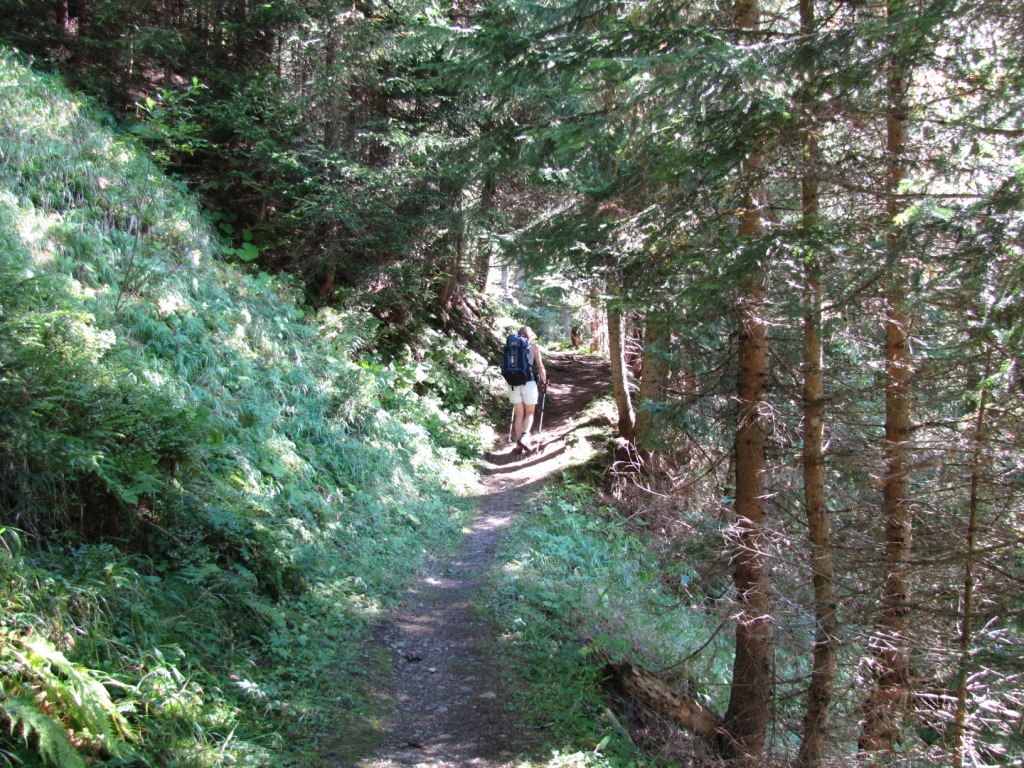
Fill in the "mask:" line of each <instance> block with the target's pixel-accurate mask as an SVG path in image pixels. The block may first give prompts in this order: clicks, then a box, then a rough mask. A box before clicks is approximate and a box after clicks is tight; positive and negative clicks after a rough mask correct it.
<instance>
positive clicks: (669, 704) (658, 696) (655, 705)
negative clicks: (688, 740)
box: [607, 661, 725, 741]
mask: <svg viewBox="0 0 1024 768" xmlns="http://www.w3.org/2000/svg"><path fill="white" fill-rule="evenodd" d="M607 669H608V671H609V673H610V677H611V679H612V682H613V683H614V684H615V686H616V687H617V688H618V689H619V690H620V691H621V692H622V693H624V694H626V695H627V696H629V697H630V698H632V699H633V700H635V701H637V702H638V703H640V704H642V705H643V706H645V707H647V708H648V709H650V710H651V711H653V712H656V713H657V714H659V715H661V716H662V717H666V718H668V719H669V720H671V721H672V722H674V723H676V724H677V725H678V726H679V727H680V728H684V729H686V730H687V731H690V732H691V733H694V734H696V735H697V736H701V737H703V738H706V739H708V740H711V741H716V740H720V739H721V738H722V737H723V736H724V732H725V725H724V723H723V721H722V718H720V717H719V716H718V715H716V714H715V713H714V712H712V711H711V710H709V709H708V708H707V707H705V706H703V705H702V704H700V702H698V701H696V700H695V699H693V698H691V697H689V696H687V695H685V694H682V693H680V692H679V691H677V690H676V689H675V688H673V687H672V686H671V685H669V684H668V683H667V682H665V681H664V680H662V679H661V678H660V677H658V676H657V675H655V674H652V673H651V672H648V671H647V670H645V669H643V668H641V667H638V666H636V665H635V664H631V663H629V662H628V661H626V662H618V663H611V662H609V664H608V665H607Z"/></svg>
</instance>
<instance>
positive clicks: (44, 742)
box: [3, 696, 85, 768]
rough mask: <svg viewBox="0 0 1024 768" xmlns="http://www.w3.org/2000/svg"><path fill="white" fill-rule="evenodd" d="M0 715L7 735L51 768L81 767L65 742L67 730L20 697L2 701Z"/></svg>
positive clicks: (70, 745)
mask: <svg viewBox="0 0 1024 768" xmlns="http://www.w3.org/2000/svg"><path fill="white" fill-rule="evenodd" d="M3 713H4V717H5V719H6V720H7V721H8V723H7V725H8V728H9V729H10V732H11V735H12V736H15V737H17V738H20V739H21V740H22V741H24V742H25V744H26V746H28V747H30V748H32V749H34V750H36V752H37V753H38V754H39V756H40V757H42V759H43V761H44V762H45V763H46V764H47V765H50V766H54V768H85V760H84V759H83V758H82V756H81V755H80V754H78V752H77V751H76V750H75V748H74V746H73V745H72V744H71V741H70V740H69V739H68V734H67V731H66V730H65V728H64V726H62V725H61V724H60V723H58V722H56V721H54V720H52V719H51V718H50V717H48V716H47V715H45V714H43V713H42V712H40V711H39V709H37V708H36V706H35V704H34V703H33V702H32V701H31V700H29V699H27V698H24V697H21V696H11V697H9V698H7V699H5V700H4V702H3Z"/></svg>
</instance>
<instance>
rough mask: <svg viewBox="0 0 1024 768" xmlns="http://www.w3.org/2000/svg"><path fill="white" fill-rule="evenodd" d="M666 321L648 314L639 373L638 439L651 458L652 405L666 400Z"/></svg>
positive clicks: (638, 444)
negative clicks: (664, 347) (664, 348)
mask: <svg viewBox="0 0 1024 768" xmlns="http://www.w3.org/2000/svg"><path fill="white" fill-rule="evenodd" d="M666 335H667V334H666V328H665V325H664V323H663V322H662V321H661V320H660V319H659V318H657V317H654V316H653V314H648V316H647V320H646V322H645V323H644V344H643V364H642V366H641V374H640V392H639V397H638V400H639V402H640V410H639V411H638V412H637V415H636V428H635V430H634V431H635V435H634V437H635V439H636V444H637V447H638V448H639V449H640V450H641V451H642V452H643V455H644V456H645V457H646V458H647V459H648V460H650V459H652V457H653V455H654V449H653V445H652V443H653V436H654V420H653V418H652V416H651V413H650V409H649V406H650V405H651V404H655V403H660V402H663V401H664V400H665V380H666V378H667V370H668V366H667V365H666V363H665V353H664V351H663V349H662V347H663V346H664V337H665V336H666Z"/></svg>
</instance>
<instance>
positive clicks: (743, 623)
mask: <svg viewBox="0 0 1024 768" xmlns="http://www.w3.org/2000/svg"><path fill="white" fill-rule="evenodd" d="M734 18H735V24H736V26H737V27H738V28H739V29H743V30H756V29H757V28H758V27H759V25H760V9H759V7H758V4H757V2H756V0H737V2H736V5H735V17H734ZM762 160H763V157H762V155H761V154H760V152H758V151H756V150H755V151H752V152H751V153H750V155H748V156H747V158H746V159H745V160H744V161H743V168H742V170H743V176H744V177H745V178H746V181H747V183H748V184H750V185H751V191H750V192H749V193H748V196H747V199H746V202H745V205H744V206H743V210H742V211H741V213H740V216H739V222H738V234H739V237H740V240H741V241H744V240H751V239H754V238H757V237H758V236H760V235H761V234H762V231H763V224H762V221H763V215H762V211H763V207H764V203H763V201H762V200H761V195H762V194H763V193H762V192H761V190H760V189H759V188H758V185H757V182H756V181H755V180H753V177H754V176H756V174H757V173H758V171H759V169H760V167H761V163H762ZM744 288H745V290H744V293H743V295H742V296H741V297H740V299H739V301H738V305H737V313H738V316H739V328H738V345H739V348H738V356H739V376H738V380H737V400H738V407H737V416H736V418H737V425H736V435H735V456H736V523H735V538H734V544H733V546H734V549H735V553H734V555H733V585H734V587H735V591H736V602H737V607H738V612H737V616H736V655H735V659H734V661H733V675H732V686H731V688H730V694H729V708H728V710H727V711H726V714H725V730H726V732H727V737H726V739H725V740H724V741H723V743H722V744H721V747H722V750H723V753H724V754H725V755H726V756H729V757H735V758H740V759H744V760H745V761H749V760H751V759H755V758H757V757H758V756H759V755H760V754H761V751H762V749H763V748H764V740H765V735H766V733H767V729H768V719H769V712H770V705H771V691H772V667H773V661H774V631H773V627H772V619H771V611H770V603H769V590H770V587H771V572H770V565H769V556H768V541H767V537H766V536H765V533H764V525H765V482H764V473H765V445H766V438H767V427H766V424H765V418H764V414H763V413H762V406H763V404H764V399H765V394H766V381H767V377H768V325H767V323H766V322H765V319H764V311H765V306H766V303H767V302H766V297H765V291H764V285H763V275H762V274H761V270H760V267H759V266H756V265H755V266H753V267H752V268H751V270H750V273H749V275H748V277H747V280H746V285H745V287H744Z"/></svg>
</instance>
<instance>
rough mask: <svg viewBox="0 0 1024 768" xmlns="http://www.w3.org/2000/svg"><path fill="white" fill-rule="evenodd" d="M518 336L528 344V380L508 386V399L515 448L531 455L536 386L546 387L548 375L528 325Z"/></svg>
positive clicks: (536, 394)
mask: <svg viewBox="0 0 1024 768" xmlns="http://www.w3.org/2000/svg"><path fill="white" fill-rule="evenodd" d="M519 335H520V336H525V337H526V338H527V339H528V340H529V342H530V345H529V348H528V349H527V352H526V357H527V361H528V362H529V370H530V376H531V378H530V380H529V381H527V382H526V383H525V384H520V385H519V386H511V385H509V391H508V397H509V400H511V401H512V411H513V416H512V430H513V432H514V433H515V439H516V447H517V448H519V449H520V450H521V451H523V453H532V452H533V449H532V448H531V447H530V446H529V444H528V441H529V437H530V428H531V427H532V426H533V414H534V411H535V410H536V409H537V402H538V401H539V400H540V389H539V388H538V386H537V384H538V382H539V383H540V385H541V386H543V387H546V386H547V385H548V373H547V371H546V370H544V360H543V359H542V358H541V354H540V347H538V346H537V343H536V342H535V341H534V339H536V338H537V335H536V334H535V333H534V332H533V329H532V328H530V326H528V325H524V326H523V327H522V328H520V329H519Z"/></svg>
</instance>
